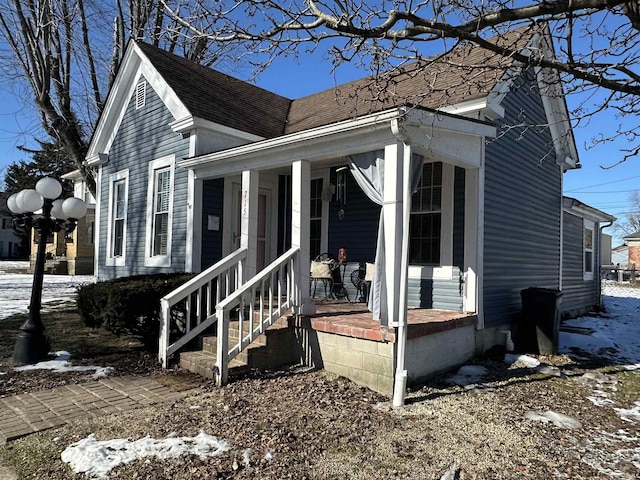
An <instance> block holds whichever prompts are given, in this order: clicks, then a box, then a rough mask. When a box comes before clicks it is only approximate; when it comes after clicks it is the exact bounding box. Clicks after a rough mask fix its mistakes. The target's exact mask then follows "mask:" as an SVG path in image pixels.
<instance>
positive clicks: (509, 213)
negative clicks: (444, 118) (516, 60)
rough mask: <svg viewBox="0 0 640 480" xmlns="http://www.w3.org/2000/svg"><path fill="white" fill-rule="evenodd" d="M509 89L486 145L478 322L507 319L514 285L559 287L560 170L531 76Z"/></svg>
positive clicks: (515, 304)
mask: <svg viewBox="0 0 640 480" xmlns="http://www.w3.org/2000/svg"><path fill="white" fill-rule="evenodd" d="M521 80H522V81H519V82H518V81H516V82H515V83H516V86H515V88H514V89H512V91H511V92H509V93H508V94H507V96H506V98H505V99H504V101H503V103H502V105H503V106H504V107H505V111H506V118H505V119H504V120H502V121H500V122H498V132H499V135H498V137H497V139H496V140H494V141H492V142H490V143H489V144H488V145H487V147H486V155H485V160H486V163H485V165H486V169H485V217H484V259H483V260H484V277H483V280H484V292H483V298H484V321H485V326H487V327H492V326H498V325H502V324H505V323H508V322H510V321H512V320H513V319H514V316H515V315H516V314H517V313H518V312H520V310H521V299H520V291H521V290H523V289H525V288H527V287H546V288H558V284H559V274H560V272H559V265H560V214H561V201H562V192H561V169H560V167H559V166H558V165H557V164H556V159H555V151H554V149H553V144H552V140H551V135H550V133H549V129H548V127H540V128H532V127H529V128H524V127H523V128H518V127H513V126H514V125H519V124H521V123H523V122H524V123H527V124H529V123H531V124H534V125H545V124H546V123H547V120H546V117H545V114H544V109H543V105H542V100H541V98H540V95H539V94H538V92H537V90H536V88H535V87H534V86H533V85H535V81H534V79H533V78H532V75H530V74H525V75H523V77H522V78H521Z"/></svg>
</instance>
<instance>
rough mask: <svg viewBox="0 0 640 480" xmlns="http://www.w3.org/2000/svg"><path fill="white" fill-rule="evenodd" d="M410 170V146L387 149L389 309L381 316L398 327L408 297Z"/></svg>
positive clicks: (385, 203) (385, 199)
mask: <svg viewBox="0 0 640 480" xmlns="http://www.w3.org/2000/svg"><path fill="white" fill-rule="evenodd" d="M410 168H411V147H409V146H405V145H404V144H402V143H401V142H398V143H396V144H393V145H387V146H386V147H385V149H384V197H383V205H382V214H383V219H384V244H385V269H384V276H385V285H386V289H387V309H386V312H381V314H382V315H386V319H385V318H383V320H387V322H388V323H387V324H388V325H389V326H398V325H400V324H401V323H402V321H403V320H404V321H406V310H407V298H406V291H403V289H405V288H406V286H407V277H408V263H407V258H408V251H409V215H410V211H411V192H409V189H410V185H409V172H410ZM405 177H406V179H405ZM405 207H406V208H405ZM405 210H406V211H405ZM403 283H404V285H403ZM401 300H402V301H404V305H401V303H400V302H401Z"/></svg>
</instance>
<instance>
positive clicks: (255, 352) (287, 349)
mask: <svg viewBox="0 0 640 480" xmlns="http://www.w3.org/2000/svg"><path fill="white" fill-rule="evenodd" d="M232 323H235V325H230V327H229V329H230V332H229V333H230V335H229V337H230V338H229V344H230V345H233V344H234V342H235V343H237V342H238V335H237V334H238V326H237V322H232ZM244 330H246V331H247V332H248V327H247V328H246V329H244ZM234 331H235V335H233V332H234ZM200 342H201V350H198V351H193V352H181V353H180V354H179V358H180V366H181V367H182V368H184V369H186V370H189V371H190V372H193V373H196V374H198V375H201V376H203V377H205V378H209V379H212V378H213V368H214V367H215V364H216V350H217V337H216V336H214V335H211V334H207V335H204V336H202V337H200ZM294 343H295V342H294V341H293V332H292V330H290V329H289V327H288V321H287V319H284V321H280V320H279V321H277V322H276V323H274V324H273V325H272V326H271V327H269V328H268V329H267V330H266V331H265V333H263V334H262V335H260V336H259V337H258V338H257V339H256V341H254V342H253V343H252V344H251V345H249V346H248V347H247V348H245V349H244V350H243V351H242V352H241V353H240V354H238V355H237V356H236V358H234V359H233V360H232V361H231V364H230V366H229V374H230V375H232V374H237V373H241V372H242V371H246V370H248V369H252V368H253V369H257V370H265V369H269V368H275V367H279V366H282V365H285V364H288V363H291V362H292V361H294V352H295V348H294Z"/></svg>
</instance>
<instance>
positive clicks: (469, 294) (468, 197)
mask: <svg viewBox="0 0 640 480" xmlns="http://www.w3.org/2000/svg"><path fill="white" fill-rule="evenodd" d="M483 180H484V168H483V167H480V168H474V169H467V170H466V171H465V186H464V208H465V211H464V279H465V286H464V298H463V299H462V301H463V309H464V311H465V312H477V313H478V328H482V327H483V323H482V318H481V313H482V308H481V303H482V294H481V292H482V257H483V255H482V252H483V239H484V233H483V231H484V228H483V227H484V194H483V192H484V190H483V183H484V182H483Z"/></svg>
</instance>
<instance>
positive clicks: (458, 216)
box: [453, 167, 465, 270]
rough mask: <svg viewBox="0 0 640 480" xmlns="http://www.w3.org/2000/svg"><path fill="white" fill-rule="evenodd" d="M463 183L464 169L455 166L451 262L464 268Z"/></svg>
mask: <svg viewBox="0 0 640 480" xmlns="http://www.w3.org/2000/svg"><path fill="white" fill-rule="evenodd" d="M464 185H465V170H464V168H460V167H456V169H455V176H454V181H453V264H454V265H455V266H456V267H458V268H459V269H460V270H462V269H463V268H464Z"/></svg>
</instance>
